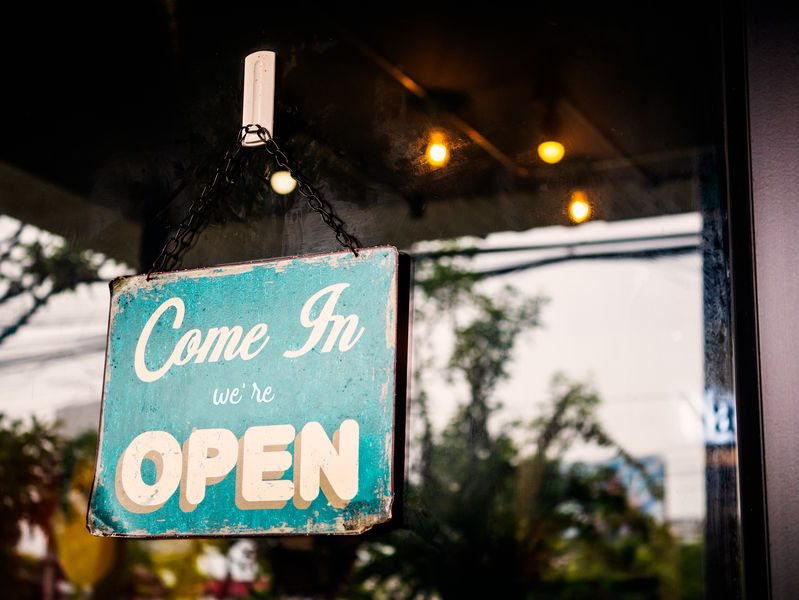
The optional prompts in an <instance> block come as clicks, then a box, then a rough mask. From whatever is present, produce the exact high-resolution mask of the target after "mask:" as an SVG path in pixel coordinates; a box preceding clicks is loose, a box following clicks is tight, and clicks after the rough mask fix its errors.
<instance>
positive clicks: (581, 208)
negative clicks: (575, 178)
mask: <svg viewBox="0 0 799 600" xmlns="http://www.w3.org/2000/svg"><path fill="white" fill-rule="evenodd" d="M590 216H591V203H590V202H588V196H587V195H586V193H585V192H584V191H582V190H575V191H573V192H572V195H571V202H570V203H569V218H570V219H571V220H572V221H573V222H574V223H582V222H583V221H585V220H587V219H588V217H590Z"/></svg>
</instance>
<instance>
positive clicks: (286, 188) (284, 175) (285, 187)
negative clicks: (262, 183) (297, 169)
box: [269, 171, 297, 195]
mask: <svg viewBox="0 0 799 600" xmlns="http://www.w3.org/2000/svg"><path fill="white" fill-rule="evenodd" d="M269 184H270V185H271V186H272V189H273V190H275V193H277V194H283V195H286V194H290V193H291V192H293V191H294V188H295V187H297V182H296V181H295V180H294V178H293V177H292V176H291V175H290V174H289V172H288V171H275V172H274V173H272V177H270V178H269Z"/></svg>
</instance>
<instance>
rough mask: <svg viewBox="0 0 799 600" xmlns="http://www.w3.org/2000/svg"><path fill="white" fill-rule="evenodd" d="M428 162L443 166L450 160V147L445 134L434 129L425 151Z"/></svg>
mask: <svg viewBox="0 0 799 600" xmlns="http://www.w3.org/2000/svg"><path fill="white" fill-rule="evenodd" d="M425 156H426V157H427V162H428V163H430V164H431V165H432V166H434V167H441V166H443V165H444V164H446V162H447V161H448V160H449V148H447V144H446V140H445V138H444V134H443V133H441V132H440V131H434V132H433V133H431V134H430V143H429V144H428V145H427V150H426V151H425Z"/></svg>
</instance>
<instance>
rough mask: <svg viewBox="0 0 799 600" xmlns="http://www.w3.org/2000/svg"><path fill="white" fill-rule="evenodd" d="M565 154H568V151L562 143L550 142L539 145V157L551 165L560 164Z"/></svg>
mask: <svg viewBox="0 0 799 600" xmlns="http://www.w3.org/2000/svg"><path fill="white" fill-rule="evenodd" d="M564 154H566V149H565V148H564V147H563V144H561V143H560V142H556V141H554V140H548V141H546V142H541V143H540V144H539V145H538V156H539V157H540V158H541V160H543V161H544V162H545V163H549V164H550V165H554V164H555V163H557V162H560V160H561V159H562V158H563V155H564Z"/></svg>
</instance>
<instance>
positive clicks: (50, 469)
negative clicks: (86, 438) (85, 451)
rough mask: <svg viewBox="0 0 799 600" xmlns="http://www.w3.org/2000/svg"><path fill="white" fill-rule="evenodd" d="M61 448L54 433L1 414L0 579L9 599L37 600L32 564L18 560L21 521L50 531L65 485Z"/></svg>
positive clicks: (33, 421) (35, 422)
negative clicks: (61, 487) (32, 599)
mask: <svg viewBox="0 0 799 600" xmlns="http://www.w3.org/2000/svg"><path fill="white" fill-rule="evenodd" d="M62 449H63V444H62V442H61V440H60V438H59V437H58V435H57V434H56V432H55V430H54V429H53V428H50V427H48V426H45V425H43V424H42V423H40V422H39V421H38V420H36V419H33V420H32V422H31V423H30V424H29V425H25V424H24V423H23V422H22V421H19V420H13V421H9V420H8V419H7V418H6V417H5V415H2V414H0V481H1V482H2V485H0V580H2V581H3V584H4V586H5V591H6V592H7V593H8V594H10V596H9V597H15V598H26V597H30V598H33V597H36V596H37V595H38V593H39V592H38V591H37V590H38V585H39V581H38V579H39V577H38V570H37V569H35V568H34V561H32V560H30V559H26V558H23V557H21V556H19V555H18V554H17V552H16V546H17V544H18V543H19V541H20V539H21V537H22V524H23V521H24V522H27V523H28V524H29V525H32V526H38V527H41V528H42V529H43V530H44V531H48V530H49V524H50V518H51V516H52V514H53V511H54V510H55V506H56V504H57V502H58V493H59V489H60V484H61V466H60V458H61V452H62Z"/></svg>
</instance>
